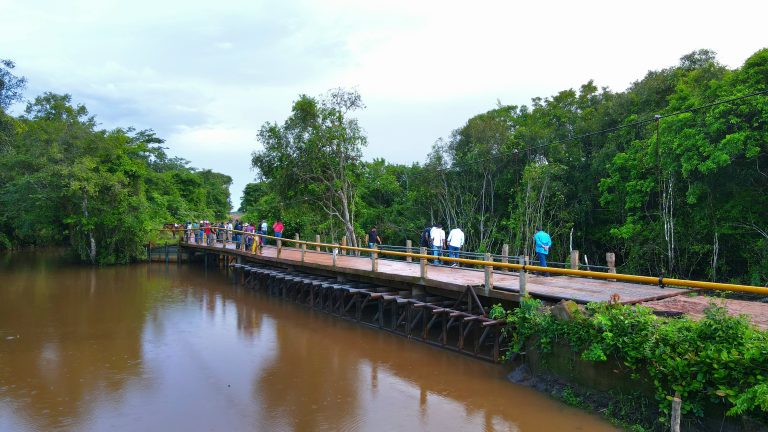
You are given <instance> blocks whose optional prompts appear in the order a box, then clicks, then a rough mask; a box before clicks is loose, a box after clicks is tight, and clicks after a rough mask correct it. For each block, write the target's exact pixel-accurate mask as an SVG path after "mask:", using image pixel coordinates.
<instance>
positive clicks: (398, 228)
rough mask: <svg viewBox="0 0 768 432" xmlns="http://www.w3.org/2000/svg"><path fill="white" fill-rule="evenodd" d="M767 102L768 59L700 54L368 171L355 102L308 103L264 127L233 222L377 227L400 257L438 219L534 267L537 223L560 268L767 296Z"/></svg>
mask: <svg viewBox="0 0 768 432" xmlns="http://www.w3.org/2000/svg"><path fill="white" fill-rule="evenodd" d="M760 92H763V93H760ZM765 92H768V49H763V50H760V51H758V52H756V53H755V54H754V55H752V56H751V57H750V58H749V59H747V60H746V62H745V63H744V64H743V65H742V66H741V67H740V68H738V69H733V70H730V69H728V68H727V67H725V66H723V65H722V64H720V63H719V62H718V61H717V59H716V57H715V55H714V53H713V52H711V51H706V50H700V51H696V52H692V53H690V54H687V55H685V56H683V57H682V58H681V60H680V63H679V64H678V65H676V66H674V67H669V68H666V69H662V70H655V71H650V72H648V73H647V75H646V76H645V77H643V78H642V79H640V80H638V81H636V82H634V83H632V85H631V86H630V87H629V88H628V89H627V90H626V91H621V92H616V91H612V90H609V89H607V88H599V87H598V86H597V85H596V84H595V83H593V82H592V81H590V82H587V83H585V84H584V85H582V86H581V87H579V88H578V89H576V90H573V89H567V90H563V91H561V92H559V93H557V94H556V95H553V96H551V97H547V98H535V99H533V101H532V104H531V105H530V106H517V105H504V104H501V103H499V105H498V106H497V107H496V108H495V109H492V110H490V111H488V112H485V113H482V114H478V115H476V116H474V117H472V118H470V119H469V120H467V122H466V124H464V125H460V127H458V128H457V129H456V130H455V131H454V132H453V134H452V135H451V136H450V137H448V138H447V139H445V140H443V139H440V140H438V141H437V142H436V143H435V144H434V146H433V147H432V152H431V153H430V154H429V156H428V158H427V160H426V161H425V162H424V163H423V164H413V165H410V166H407V165H397V164H390V163H387V162H385V161H384V160H374V161H370V162H367V161H364V160H362V158H361V156H360V155H361V148H362V147H363V146H364V145H365V136H364V135H362V136H361V134H362V133H363V131H361V129H360V127H359V126H358V125H357V123H356V122H355V121H354V118H353V117H352V114H353V112H354V110H357V109H362V108H363V105H362V102H361V100H360V98H359V95H357V94H356V93H354V92H352V93H351V94H350V93H349V92H347V93H345V92H338V91H336V92H331V93H330V94H329V95H326V96H323V97H319V98H314V97H308V96H305V95H302V96H301V97H299V98H298V100H297V101H296V102H295V104H294V106H293V110H292V112H291V114H290V115H289V116H288V117H287V119H286V121H285V122H283V123H281V124H277V123H266V124H264V126H263V128H262V134H261V135H260V141H261V142H262V144H264V145H265V148H268V151H260V152H256V153H254V158H253V167H254V168H256V169H257V170H258V172H259V173H260V176H261V177H260V182H259V183H253V184H250V185H248V187H246V189H245V193H244V196H243V201H242V203H241V207H240V210H241V211H243V212H246V213H247V214H248V215H252V216H248V217H249V218H251V219H254V220H255V219H256V218H263V217H267V218H269V219H274V218H276V217H282V218H283V219H284V221H285V223H286V233H290V234H292V233H294V232H299V233H301V234H302V237H305V238H313V237H314V234H320V235H321V236H322V237H323V238H324V239H326V240H334V241H338V240H339V238H340V236H341V235H342V234H347V235H348V237H349V231H350V229H351V230H353V231H354V233H355V235H357V236H362V235H364V233H365V232H367V230H368V229H370V227H371V226H373V225H376V226H377V227H378V232H379V235H380V236H381V237H382V239H383V240H384V242H385V243H387V244H397V245H403V244H404V243H405V240H406V239H411V240H417V239H418V236H419V233H420V232H421V230H423V229H424V227H425V226H426V225H427V224H429V223H431V222H440V223H443V224H444V225H447V226H450V227H454V226H460V227H461V228H462V229H463V230H464V231H465V233H466V234H467V249H469V250H472V251H480V252H484V251H492V252H499V251H500V249H501V245H502V244H505V243H506V244H509V245H510V253H511V254H513V255H532V253H531V252H532V251H531V242H530V238H531V236H532V234H533V228H534V227H535V225H537V224H540V225H542V226H544V228H545V229H546V230H547V231H548V232H549V233H550V234H551V235H552V238H553V241H554V244H553V247H552V250H551V251H552V254H553V256H552V257H551V260H554V261H560V262H563V261H566V260H567V257H568V254H569V251H570V249H572V248H573V249H578V250H580V251H581V256H582V258H583V257H585V256H587V257H588V258H589V263H590V264H604V262H605V261H604V260H605V252H615V253H616V256H617V264H618V265H619V266H620V267H619V271H620V272H624V273H634V274H650V275H654V276H657V275H662V274H663V275H666V276H673V275H674V276H677V277H682V278H694V279H705V280H713V281H723V282H738V283H746V284H752V285H765V284H767V283H768V212H766V211H765V209H766V208H768V94H766V93H765ZM750 95H751V96H750ZM747 96H748V97H747ZM734 99H737V100H734ZM729 100H730V101H729ZM718 101H729V102H724V103H716V104H713V102H718ZM655 116H659V117H658V120H656V117H655ZM363 127H364V125H363ZM392 127H397V125H394V124H393V125H392ZM405 158H407V156H405ZM345 211H349V214H345V213H344V212H345ZM350 225H351V226H350Z"/></svg>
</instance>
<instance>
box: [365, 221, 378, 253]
mask: <svg viewBox="0 0 768 432" xmlns="http://www.w3.org/2000/svg"><path fill="white" fill-rule="evenodd" d="M365 239H366V241H367V242H368V248H369V249H373V246H375V245H380V244H381V237H379V232H378V231H376V226H375V225H374V227H373V228H371V230H370V231H369V232H368V235H366V236H365Z"/></svg>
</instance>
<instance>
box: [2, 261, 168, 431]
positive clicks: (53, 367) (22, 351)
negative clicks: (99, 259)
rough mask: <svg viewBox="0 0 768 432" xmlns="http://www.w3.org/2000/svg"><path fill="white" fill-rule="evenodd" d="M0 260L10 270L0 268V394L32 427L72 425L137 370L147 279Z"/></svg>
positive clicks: (123, 270) (128, 271)
mask: <svg viewBox="0 0 768 432" xmlns="http://www.w3.org/2000/svg"><path fill="white" fill-rule="evenodd" d="M22 257H23V255H22ZM4 264H7V265H9V267H10V266H13V267H10V268H13V269H14V270H13V271H11V270H10V268H9V267H6V268H4V269H2V271H0V275H2V276H0V286H2V288H1V289H0V397H1V398H2V399H3V400H4V401H6V402H9V405H10V406H11V407H12V408H13V411H15V412H16V413H18V415H19V416H20V417H22V418H25V419H26V422H27V424H30V425H33V426H34V428H36V429H41V430H49V429H53V428H61V427H70V428H71V427H73V426H76V425H78V423H79V422H80V421H82V419H83V414H84V413H86V412H87V411H88V410H89V408H90V407H91V405H92V404H94V403H96V402H98V401H99V399H102V398H105V397H106V398H110V397H114V395H115V394H116V393H118V392H120V391H121V390H122V389H123V388H124V387H125V385H126V383H127V382H129V381H130V380H131V379H134V378H135V377H137V376H139V375H140V374H141V359H142V358H141V355H142V347H141V341H142V332H143V329H144V322H145V314H146V312H147V310H148V308H149V306H150V305H149V302H148V300H147V299H148V298H149V295H148V292H149V291H151V290H152V285H154V284H155V283H154V282H150V281H148V280H147V279H146V276H145V275H144V274H143V272H142V271H141V270H139V269H138V268H137V267H113V268H106V269H93V268H87V267H64V268H55V267H51V266H48V265H42V264H41V265H33V264H34V263H31V264H29V265H27V266H26V267H25V266H24V265H23V264H22V263H18V262H15V261H12V262H8V263H4ZM14 264H16V265H14ZM17 334H18V335H19V337H18V338H17V339H6V338H8V337H11V336H13V337H15V336H16V335H17Z"/></svg>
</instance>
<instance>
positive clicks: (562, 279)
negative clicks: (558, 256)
mask: <svg viewBox="0 0 768 432" xmlns="http://www.w3.org/2000/svg"><path fill="white" fill-rule="evenodd" d="M185 246H188V247H192V248H195V249H207V250H216V251H221V249H222V245H221V243H219V244H218V245H217V246H202V245H195V244H189V245H187V244H185ZM226 251H227V252H228V253H231V254H236V255H240V256H244V257H246V258H247V259H248V260H250V261H256V262H259V261H262V262H269V263H275V264H276V263H282V264H286V265H293V266H304V267H315V268H323V269H327V270H333V258H332V255H331V254H329V253H323V252H316V251H314V250H309V249H308V250H307V251H306V254H305V257H304V262H303V263H302V261H301V250H300V249H295V248H289V247H283V248H282V252H281V255H280V258H277V248H276V247H274V246H265V247H264V248H263V252H262V254H261V255H254V254H251V253H250V252H244V251H238V250H235V249H234V246H229V247H228V248H227V249H226ZM335 271H336V272H338V273H347V274H357V275H363V276H367V277H374V278H378V279H383V280H397V281H401V282H409V283H414V284H420V285H424V286H427V287H433V288H439V289H444V290H449V291H456V292H463V291H464V289H465V288H466V287H467V286H474V287H480V286H483V285H484V274H483V272H482V271H479V270H475V269H468V268H460V267H449V266H444V265H439V266H433V265H430V266H429V267H428V269H427V279H421V277H420V270H419V263H418V262H414V263H408V262H405V261H397V260H388V259H379V264H378V271H377V272H375V273H374V272H373V271H371V258H370V257H367V256H363V257H358V256H346V255H338V256H337V259H336V269H335ZM527 277H528V279H527V285H526V287H527V290H528V293H529V294H530V295H532V296H534V297H537V298H542V299H547V300H554V301H557V300H561V299H568V300H573V301H575V302H577V303H588V302H596V301H609V300H610V298H611V296H612V295H613V294H618V296H619V301H620V302H621V303H640V302H647V301H652V300H659V299H664V298H668V297H674V296H679V295H681V294H685V293H688V292H690V291H689V290H683V289H676V288H661V287H657V286H649V285H640V284H630V283H624V282H616V281H606V280H597V279H587V278H578V277H569V276H557V277H543V276H535V275H531V274H528V275H527ZM493 285H494V289H492V290H485V291H484V290H482V289H481V290H480V291H478V295H482V296H485V297H490V298H497V299H505V300H518V299H519V295H518V294H519V279H518V276H517V273H514V272H501V271H496V272H494V275H493Z"/></svg>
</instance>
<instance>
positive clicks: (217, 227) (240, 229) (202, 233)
mask: <svg viewBox="0 0 768 432" xmlns="http://www.w3.org/2000/svg"><path fill="white" fill-rule="evenodd" d="M185 227H186V231H185V233H184V240H185V241H187V242H189V243H197V244H206V245H208V246H212V245H214V244H216V243H217V242H221V243H229V242H233V243H235V247H236V248H237V249H239V248H240V247H241V243H244V244H245V247H246V248H247V249H250V248H252V247H253V242H254V241H256V242H258V244H257V245H256V246H258V247H261V246H263V245H264V238H263V237H260V236H261V235H268V228H267V221H266V219H262V221H261V222H260V223H253V222H243V221H240V220H235V221H234V222H233V221H232V220H231V219H230V220H228V221H227V222H210V221H207V220H201V221H199V222H192V221H187V223H186V225H185ZM283 229H284V225H283V222H282V221H281V220H280V219H278V220H276V221H275V223H273V224H272V233H273V237H278V238H279V237H282V236H283ZM248 234H258V235H259V236H256V235H248Z"/></svg>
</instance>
